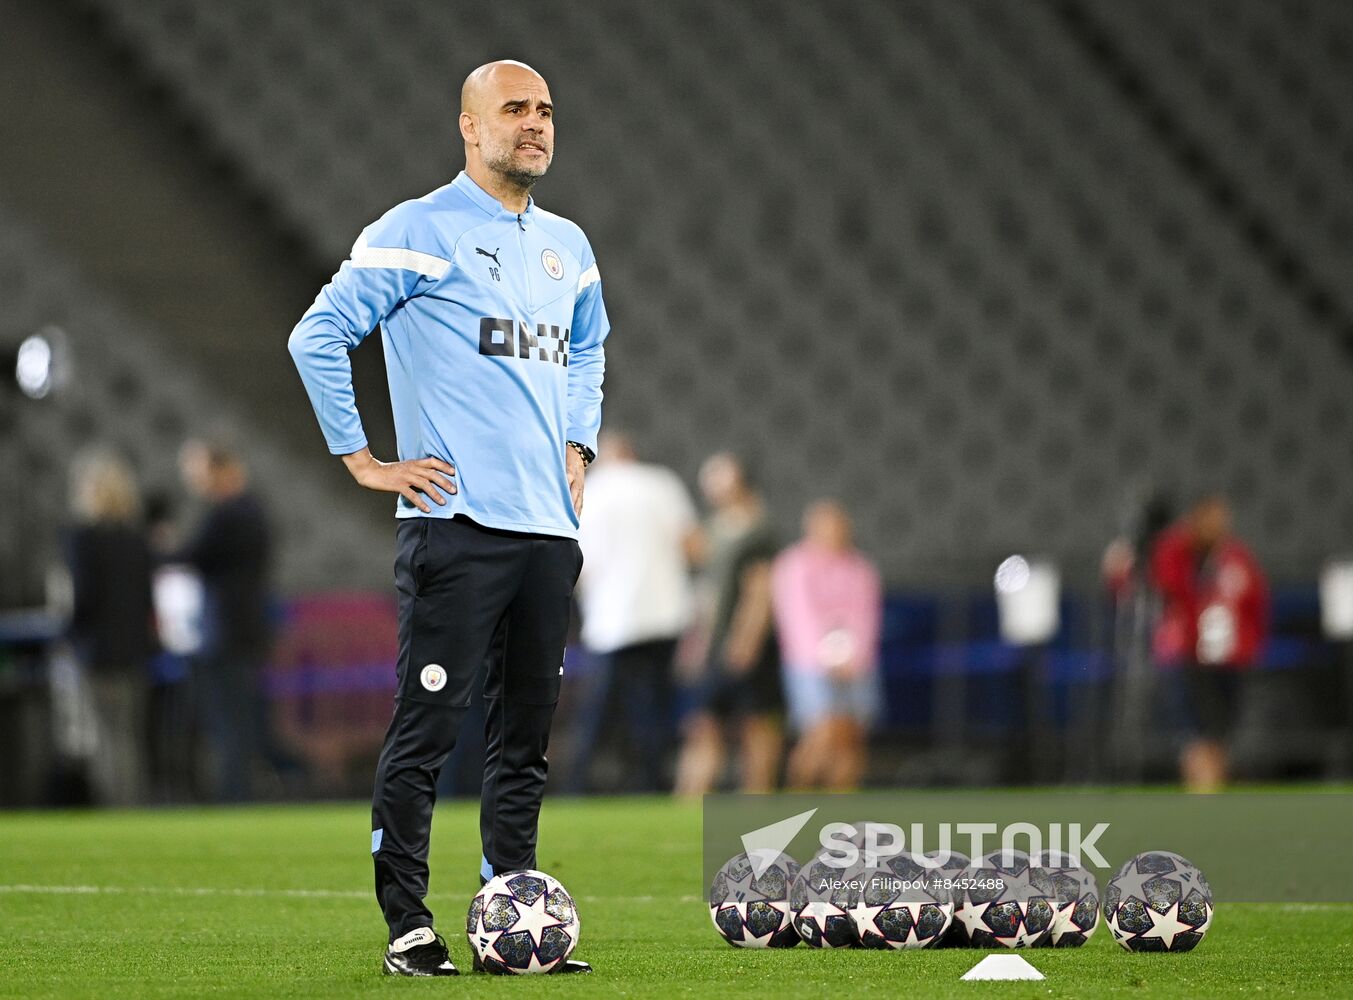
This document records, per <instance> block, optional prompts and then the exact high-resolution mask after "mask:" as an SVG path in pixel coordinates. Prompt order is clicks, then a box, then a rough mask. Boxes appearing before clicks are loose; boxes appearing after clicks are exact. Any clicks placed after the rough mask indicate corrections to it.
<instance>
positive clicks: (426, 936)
mask: <svg viewBox="0 0 1353 1000" xmlns="http://www.w3.org/2000/svg"><path fill="white" fill-rule="evenodd" d="M382 970H383V971H384V972H385V974H386V975H387V976H459V975H460V970H458V969H457V968H456V967H455V966H454V965H453V964H452V963H451V955H450V953H448V952H447V950H446V939H445V938H443V937H442V936H441V935H440V934H438V933H436V932H435V931H434V930H433V929H432V928H431V927H419V928H418V929H417V930H413V931H409V933H407V934H405V935H404V936H403V937H401V938H399V939H398V940H395V941H392V942H391V943H390V947H389V948H387V949H385V964H384V965H383V966H382Z"/></svg>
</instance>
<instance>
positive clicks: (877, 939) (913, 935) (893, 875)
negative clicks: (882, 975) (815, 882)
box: [850, 854, 954, 949]
mask: <svg viewBox="0 0 1353 1000" xmlns="http://www.w3.org/2000/svg"><path fill="white" fill-rule="evenodd" d="M855 878H856V879H857V880H858V881H859V883H860V888H859V890H858V891H857V893H856V897H855V905H854V906H853V907H852V908H851V911H850V915H851V918H852V919H853V920H854V921H855V930H856V933H857V934H858V935H859V938H860V944H862V945H863V946H864V947H866V948H880V949H881V948H893V949H898V948H929V947H932V946H933V945H936V944H938V943H939V942H940V941H941V940H942V939H943V938H944V934H945V932H946V931H947V930H948V929H949V924H950V923H951V922H952V921H953V919H954V901H953V896H952V894H951V893H950V892H949V890H948V889H947V888H945V887H944V884H943V883H944V875H943V874H942V873H940V872H938V871H935V870H931V869H928V868H925V867H923V866H922V865H920V864H918V863H917V862H916V861H915V859H914V858H913V857H912V856H911V855H907V854H898V855H895V856H894V857H892V858H889V859H888V862H887V864H886V865H885V866H884V867H880V868H873V869H868V870H866V871H864V872H861V873H860V874H858V875H856V876H855Z"/></svg>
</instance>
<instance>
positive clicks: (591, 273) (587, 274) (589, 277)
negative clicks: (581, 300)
mask: <svg viewBox="0 0 1353 1000" xmlns="http://www.w3.org/2000/svg"><path fill="white" fill-rule="evenodd" d="M600 280H601V272H600V271H598V270H597V265H596V264H593V265H592V266H591V267H589V268H588V269H587V270H586V271H584V272H583V273H582V274H580V275H579V276H578V294H579V295H581V294H582V293H583V289H585V288H586V287H587V286H588V285H595V284H596V283H597V282H598V281H600Z"/></svg>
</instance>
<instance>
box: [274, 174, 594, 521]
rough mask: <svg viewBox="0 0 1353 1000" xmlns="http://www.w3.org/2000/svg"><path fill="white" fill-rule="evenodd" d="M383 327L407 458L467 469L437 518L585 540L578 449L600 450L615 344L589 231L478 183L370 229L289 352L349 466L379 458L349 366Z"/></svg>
mask: <svg viewBox="0 0 1353 1000" xmlns="http://www.w3.org/2000/svg"><path fill="white" fill-rule="evenodd" d="M377 324H379V325H380V327H381V329H382V336H383V338H384V347H385V364H386V370H387V373H388V376H389V380H390V402H391V405H392V406H393V408H394V418H395V432H396V435H397V437H398V441H399V457H400V459H401V460H408V459H420V458H428V457H435V458H440V459H443V460H444V461H447V462H450V463H451V464H452V465H453V466H455V468H456V477H455V481H456V483H457V486H458V488H459V492H458V493H456V494H454V495H450V496H447V500H448V502H447V504H446V506H444V507H443V506H438V505H437V504H436V503H432V502H431V501H430V500H429V506H431V507H432V516H433V517H452V516H454V515H456V514H465V515H467V516H468V517H471V518H473V519H474V520H475V521H477V522H479V523H480V524H483V525H486V526H488V527H491V528H502V529H506V530H509V531H527V532H536V533H541V534H548V535H562V536H565V537H570V538H571V537H576V534H577V529H578V517H577V515H576V514H575V513H574V512H573V504H572V502H571V500H570V498H569V490H568V480H567V476H566V473H565V449H566V447H567V442H568V441H577V442H578V443H580V444H583V445H586V446H587V447H588V448H590V449H592V450H593V451H595V450H596V447H597V429H598V427H599V426H600V424H601V382H602V376H603V373H604V370H605V352H604V349H603V347H602V344H603V342H604V341H605V340H606V335H607V333H608V332H609V331H610V322H609V321H608V320H607V318H606V307H605V305H604V303H603V302H602V298H601V278H600V275H599V273H598V271H597V264H596V259H595V258H594V257H593V255H592V248H591V246H589V245H588V242H587V237H586V236H584V235H583V231H582V230H581V229H579V228H578V227H577V226H576V225H574V224H573V223H572V222H570V221H568V220H567V219H563V218H560V217H559V216H557V215H552V214H551V213H549V212H546V211H544V210H542V209H540V208H538V207H537V206H536V205H535V203H534V201H528V204H527V208H526V211H524V212H522V213H521V214H520V215H517V214H515V213H513V212H509V211H507V210H506V209H504V208H503V206H502V204H501V203H500V202H499V201H498V200H497V199H496V198H494V197H493V196H492V195H490V194H489V193H488V192H486V191H484V189H483V188H481V187H479V185H477V184H476V183H475V182H474V181H472V180H471V179H470V177H469V176H468V175H467V174H465V173H463V172H462V173H461V174H460V175H458V176H457V177H456V179H455V180H454V181H452V182H451V183H450V184H447V185H446V186H445V187H441V188H438V189H437V190H436V191H433V192H432V193H431V194H429V195H427V196H426V197H423V198H419V199H417V200H415V201H406V202H404V203H403V204H402V205H397V206H396V207H395V208H392V209H391V210H390V211H389V212H387V213H386V214H385V215H384V216H382V217H381V218H380V220H379V221H377V222H374V223H372V224H371V225H370V226H368V227H367V228H366V229H365V230H364V231H363V232H362V235H361V236H360V237H359V238H358V240H357V242H356V244H354V245H353V248H352V256H351V257H350V258H349V259H348V260H346V261H344V262H343V265H342V267H340V268H339V270H338V273H337V274H335V275H334V277H333V280H332V281H330V282H329V284H327V285H325V286H324V288H323V289H322V290H321V291H320V293H319V296H318V297H317V298H316V299H315V303H314V305H312V306H311V307H310V308H309V309H308V310H307V311H306V313H305V315H304V316H303V317H301V321H300V323H298V324H297V325H296V329H295V330H293V331H292V332H291V338H290V340H289V342H288V347H289V348H290V351H291V356H292V358H293V359H295V362H296V367H297V368H298V369H299V370H300V373H301V379H302V381H304V382H305V388H306V391H307V392H308V393H309V394H310V402H311V403H312V404H313V405H314V407H315V413H316V415H317V416H318V417H319V423H320V426H321V428H322V429H323V431H324V437H325V440H326V441H327V442H328V444H329V450H330V452H332V453H333V454H335V455H347V454H350V453H352V452H355V451H360V450H361V449H362V448H364V447H366V444H367V441H366V434H365V433H364V432H363V430H362V421H361V418H360V416H359V415H358V413H357V403H356V398H355V396H354V394H353V390H352V365H351V361H350V360H349V358H348V352H349V351H351V350H352V349H353V348H355V347H356V346H357V345H358V344H360V343H361V342H362V340H363V339H365V337H366V335H367V334H368V333H370V332H371V331H372V330H373V329H375V327H376V326H377ZM442 492H443V495H445V491H442ZM397 515H398V516H399V517H425V516H427V515H425V514H423V512H422V511H420V510H419V509H418V508H417V507H414V506H413V505H412V504H410V503H409V502H408V501H407V500H406V499H404V498H403V497H400V498H399V502H398V507H397Z"/></svg>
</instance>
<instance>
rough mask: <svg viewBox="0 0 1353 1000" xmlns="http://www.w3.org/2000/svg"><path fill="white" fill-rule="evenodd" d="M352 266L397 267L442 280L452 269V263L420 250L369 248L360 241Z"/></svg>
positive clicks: (355, 249)
mask: <svg viewBox="0 0 1353 1000" xmlns="http://www.w3.org/2000/svg"><path fill="white" fill-rule="evenodd" d="M352 266H353V267H396V268H399V269H400V270H402V271H417V272H418V273H419V274H425V275H427V276H428V277H429V278H440V277H442V276H443V275H444V274H446V272H447V271H448V270H449V269H450V267H451V262H450V261H449V260H442V258H440V257H435V256H433V255H432V254H430V253H422V252H420V251H418V250H402V249H399V248H398V247H369V246H366V245H365V244H364V243H363V242H362V241H361V240H358V241H357V245H356V246H355V247H353V248H352Z"/></svg>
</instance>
